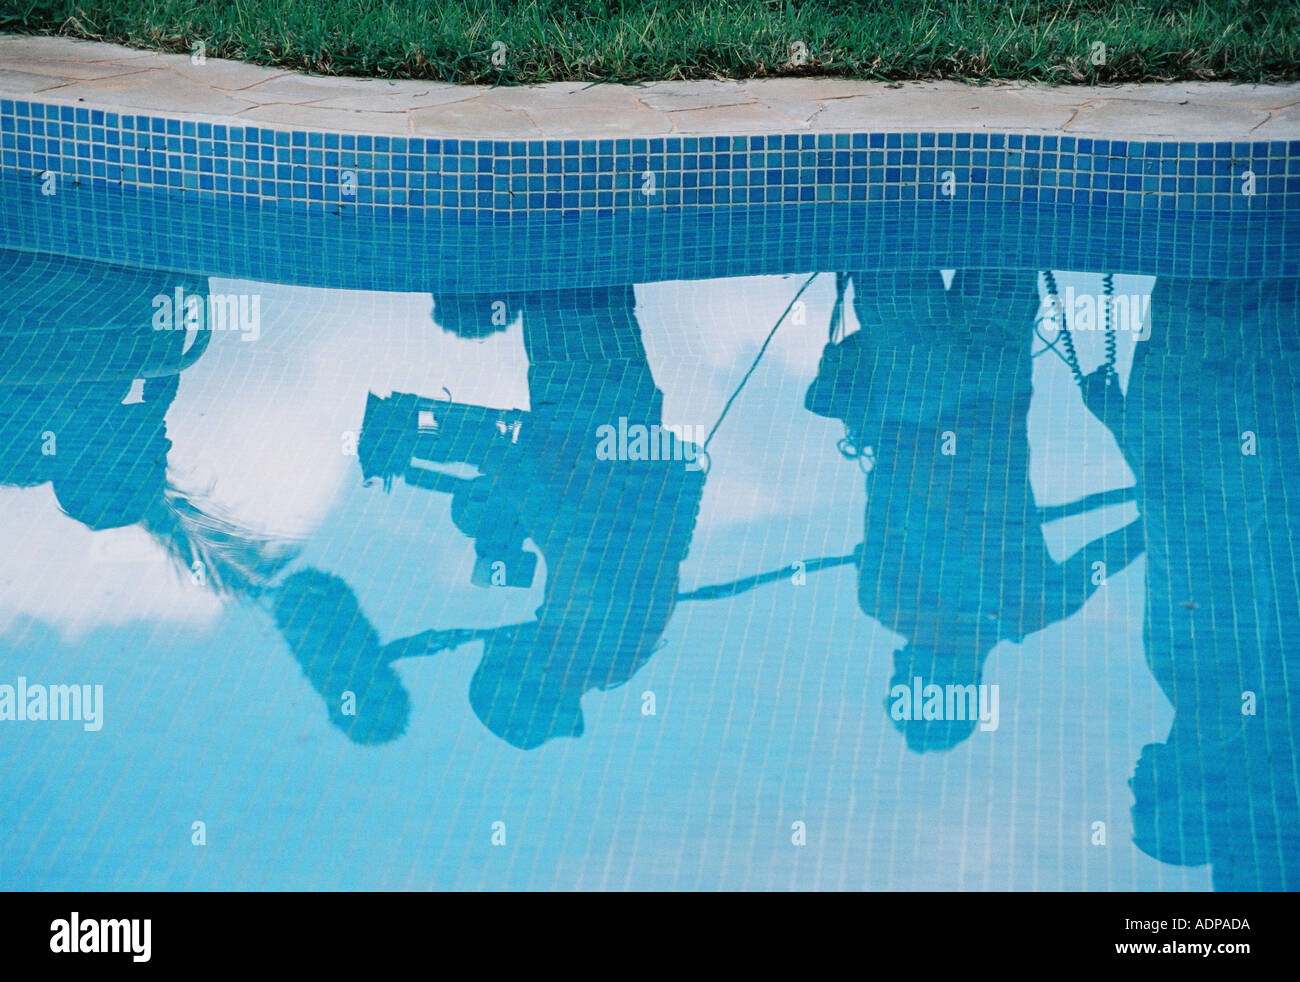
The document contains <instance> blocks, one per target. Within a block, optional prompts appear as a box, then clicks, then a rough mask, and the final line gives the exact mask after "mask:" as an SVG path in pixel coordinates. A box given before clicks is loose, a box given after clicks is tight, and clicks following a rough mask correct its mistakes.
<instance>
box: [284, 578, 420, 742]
mask: <svg viewBox="0 0 1300 982" xmlns="http://www.w3.org/2000/svg"><path fill="white" fill-rule="evenodd" d="M275 622H276V624H277V625H278V626H279V628H280V631H281V632H282V633H283V634H284V637H285V640H286V641H288V643H289V648H290V650H291V651H292V652H293V656H294V658H295V659H297V661H298V664H299V665H301V666H302V670H303V674H305V675H306V676H307V679H308V681H309V682H311V684H312V687H313V688H314V689H315V690H316V691H317V692H319V693H320V695H321V697H322V698H323V699H324V700H325V708H326V709H327V710H328V711H329V716H330V722H331V723H333V724H334V725H335V726H336V727H338V728H339V729H340V730H342V731H343V733H345V734H346V735H347V737H348V739H350V740H352V741H353V742H354V743H385V742H387V741H389V740H393V739H396V738H397V737H398V736H400V735H401V734H402V733H403V732H405V730H406V722H407V718H408V717H409V715H410V699H409V697H408V696H407V693H406V690H405V689H404V688H403V687H402V682H401V679H400V678H398V676H397V673H396V672H394V671H393V669H392V667H391V666H390V665H389V664H388V662H387V660H386V659H385V658H384V657H383V655H382V653H381V651H380V646H379V637H378V635H377V634H376V633H375V630H374V628H373V627H371V626H370V623H369V622H368V621H367V620H366V618H365V615H364V614H363V613H362V612H361V608H360V606H359V605H358V603H357V599H356V597H355V596H354V595H353V593H352V591H351V590H350V589H348V586H347V584H346V583H344V582H343V581H342V580H340V579H338V578H337V577H334V576H330V575H328V574H326V573H322V572H320V571H318V570H311V569H309V570H303V571H301V572H298V573H295V574H293V575H292V576H290V577H289V578H288V579H286V580H285V581H284V583H283V585H282V586H281V587H280V588H279V589H278V590H277V591H276V596H275Z"/></svg>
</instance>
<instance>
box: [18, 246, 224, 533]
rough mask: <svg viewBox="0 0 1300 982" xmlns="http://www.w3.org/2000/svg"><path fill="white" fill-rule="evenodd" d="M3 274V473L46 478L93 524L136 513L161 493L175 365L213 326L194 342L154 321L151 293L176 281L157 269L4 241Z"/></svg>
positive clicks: (65, 504)
mask: <svg viewBox="0 0 1300 982" xmlns="http://www.w3.org/2000/svg"><path fill="white" fill-rule="evenodd" d="M0 277H3V279H4V280H5V282H6V310H5V321H4V328H3V333H2V334H0V391H3V394H4V398H3V402H2V403H0V454H3V457H2V458H0V481H2V482H3V483H5V484H11V485H19V486H23V487H31V486H34V485H38V484H44V483H46V482H47V481H48V482H50V483H51V484H52V486H53V489H54V495H55V497H56V498H57V499H58V502H59V505H60V507H61V508H62V509H63V510H64V511H65V512H66V513H67V514H68V515H69V516H70V517H72V518H74V519H76V520H77V521H79V522H81V523H82V524H84V525H86V526H87V527H89V528H92V529H105V528H118V527H121V526H124V525H133V524H136V523H137V522H140V521H141V520H142V519H144V517H145V514H146V512H148V511H149V510H150V508H151V507H153V506H155V505H156V504H157V503H158V502H160V501H161V500H162V499H163V497H164V489H165V485H166V471H167V453H168V451H169V450H170V449H171V441H169V440H168V439H167V428H166V423H165V421H164V417H165V415H166V413H167V410H168V409H169V408H170V406H171V403H172V399H173V398H174V397H175V395H176V388H177V384H178V380H179V373H180V372H181V371H182V370H183V368H185V367H186V366H187V365H189V364H191V363H192V362H193V361H194V360H195V358H196V357H197V355H198V354H199V353H201V350H202V345H203V344H205V343H206V341H207V337H206V336H200V337H198V338H195V339H194V340H193V343H192V345H191V348H190V350H189V351H188V352H187V351H186V341H187V335H186V333H185V332H184V331H155V330H153V328H152V326H151V323H150V321H151V316H152V314H153V306H152V298H153V296H154V295H155V294H158V293H161V292H170V290H171V289H172V288H173V284H172V283H171V282H170V281H165V280H164V279H163V277H164V274H161V273H157V272H148V273H146V272H143V271H139V270H129V269H123V268H118V267H113V266H106V265H104V264H102V263H91V262H86V261H82V260H74V259H60V258H54V257H47V256H35V255H29V254H25V253H10V252H0ZM185 286H186V287H188V288H189V289H190V290H191V291H192V292H197V290H195V289H194V287H193V285H192V284H185ZM52 301H57V302H52ZM133 386H134V387H135V388H137V389H138V398H137V399H136V400H135V401H124V400H126V399H127V398H128V396H129V394H130V393H131V390H132V388H133Z"/></svg>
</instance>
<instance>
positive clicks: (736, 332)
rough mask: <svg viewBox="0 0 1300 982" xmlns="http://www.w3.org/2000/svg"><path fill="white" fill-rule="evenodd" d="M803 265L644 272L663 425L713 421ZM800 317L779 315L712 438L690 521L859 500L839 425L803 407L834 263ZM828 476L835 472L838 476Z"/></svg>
mask: <svg viewBox="0 0 1300 982" xmlns="http://www.w3.org/2000/svg"><path fill="white" fill-rule="evenodd" d="M808 275H810V274H800V275H796V276H750V277H736V278H732V279H718V280H696V281H682V282H674V283H653V284H647V285H643V286H638V287H637V316H638V319H639V320H640V323H641V327H642V330H643V332H644V341H645V347H646V354H647V356H648V357H649V359H650V367H651V369H652V370H653V371H654V375H655V380H656V381H657V382H658V383H659V387H660V388H661V389H662V390H663V392H664V422H665V423H666V424H668V425H680V426H702V427H703V430H704V432H705V433H708V431H709V430H711V429H712V428H713V425H714V423H716V422H717V420H718V417H719V415H720V414H721V413H722V409H723V406H725V405H726V403H727V400H728V399H729V398H730V397H731V395H732V393H733V392H735V390H736V387H737V386H739V385H740V382H741V380H742V379H743V378H744V376H745V373H746V372H747V371H748V370H749V368H750V366H751V365H752V364H753V362H754V359H755V357H757V355H758V352H759V349H760V348H761V347H762V344H763V340H764V339H765V338H766V337H767V335H768V332H769V331H771V330H772V326H773V325H774V324H775V323H776V321H777V319H778V318H779V317H780V316H781V313H782V311H784V310H785V308H786V307H787V306H788V305H789V303H790V301H791V299H792V298H793V297H794V296H795V294H796V293H798V291H799V288H800V287H801V286H802V285H803V284H804V282H805V280H807V279H808ZM801 301H802V303H803V304H804V307H803V310H802V312H801V318H800V319H801V320H802V323H799V322H798V321H797V320H796V318H795V316H794V315H793V313H792V315H791V316H790V317H788V318H787V319H786V321H785V322H784V323H782V325H781V327H780V329H779V330H778V331H777V333H776V335H775V337H774V338H773V339H772V343H771V344H770V345H769V346H768V349H767V352H766V353H765V354H764V356H763V360H762V362H761V363H760V364H759V366H758V368H757V369H756V370H755V371H754V374H753V375H752V376H751V378H750V380H749V382H748V384H747V385H746V386H745V388H744V390H743V392H741V394H740V396H739V397H738V398H737V399H736V401H735V403H734V404H733V405H732V407H731V411H730V412H729V413H728V414H727V418H726V420H725V421H724V422H723V423H722V426H721V427H720V428H719V430H718V434H717V436H716V437H714V440H713V443H712V445H711V448H710V455H711V457H712V468H711V470H710V471H709V479H708V483H707V484H706V485H705V489H704V501H703V504H702V507H701V509H700V520H699V521H700V527H701V528H704V527H707V526H710V525H726V524H731V523H740V522H752V521H756V520H758V519H762V518H765V517H769V516H774V515H792V514H803V513H805V512H806V511H807V510H808V508H809V504H810V503H811V502H814V501H820V502H821V503H822V504H823V505H824V507H825V508H828V509H831V510H835V509H850V510H860V509H861V497H860V496H861V488H862V475H861V474H860V473H859V472H858V471H857V469H856V468H855V467H854V466H853V465H852V464H849V463H847V462H846V461H844V460H843V459H842V458H841V457H840V456H839V455H838V453H836V451H835V441H836V440H838V439H839V437H840V436H842V435H843V433H842V429H841V428H840V426H839V424H838V423H837V422H835V421H833V420H825V419H822V418H820V417H816V416H813V415H811V414H810V413H808V412H806V411H805V410H804V408H803V397H804V392H805V391H806V389H807V387H808V385H809V384H810V383H811V382H812V380H813V378H815V377H816V375H817V365H818V362H819V361H820V358H821V352H822V347H823V345H824V344H825V343H826V338H827V327H828V325H829V323H830V316H831V309H832V307H833V306H834V304H835V277H834V274H830V273H827V274H823V275H821V276H819V277H818V278H817V280H816V281H814V282H813V284H812V286H810V287H809V288H808V289H807V290H806V291H805V292H804V294H803V297H802V298H801ZM837 478H838V479H837Z"/></svg>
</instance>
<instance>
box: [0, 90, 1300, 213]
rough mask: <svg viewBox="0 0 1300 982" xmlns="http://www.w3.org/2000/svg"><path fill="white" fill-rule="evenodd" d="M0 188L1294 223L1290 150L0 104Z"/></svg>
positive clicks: (309, 204)
mask: <svg viewBox="0 0 1300 982" xmlns="http://www.w3.org/2000/svg"><path fill="white" fill-rule="evenodd" d="M0 170H2V171H7V172H16V173H18V174H20V175H22V174H25V175H30V176H32V177H33V179H39V177H40V175H42V174H44V173H46V172H54V173H56V174H58V175H59V176H60V177H61V178H64V179H71V180H74V181H79V182H82V181H90V182H92V183H106V184H119V183H120V184H123V185H135V186H140V187H145V188H153V189H167V190H175V191H193V192H199V193H203V194H212V195H219V196H225V197H234V198H242V199H251V200H258V201H267V200H273V201H277V202H284V203H289V204H291V205H293V206H296V207H302V208H306V209H310V210H316V209H320V210H324V209H329V210H338V209H355V210H358V211H361V212H365V211H382V212H389V213H401V212H405V211H408V210H413V211H423V210H429V209H442V210H452V211H456V212H463V213H471V214H494V215H497V214H505V215H509V214H513V213H524V212H528V213H538V212H557V213H575V214H576V213H585V212H596V213H614V212H618V211H622V210H626V209H631V208H647V207H649V208H653V207H661V208H665V207H666V208H678V207H687V208H689V207H699V206H708V207H713V206H718V205H724V206H725V205H753V204H790V203H825V202H858V201H923V200H938V201H942V200H944V199H945V198H948V199H951V200H954V201H975V202H980V201H991V202H1003V201H1005V202H1028V203H1035V202H1041V203H1049V204H1057V203H1060V204H1090V205H1105V206H1113V205H1123V206H1135V207H1142V206H1144V205H1147V204H1151V203H1163V204H1166V205H1168V204H1170V203H1173V204H1174V205H1175V206H1176V207H1187V208H1193V207H1195V208H1198V209H1202V208H1206V207H1209V208H1213V209H1214V210H1226V211H1247V210H1252V209H1257V208H1267V209H1270V210H1271V209H1276V208H1279V207H1281V208H1296V207H1297V203H1298V202H1300V141H1290V142H1284V141H1272V142H1252V143H1228V142H1221V143H1208V142H1199V143H1176V142H1154V141H1153V142H1139V141H1132V142H1127V141H1122V140H1097V139H1084V138H1075V137H1071V136H1039V135H1017V134H1002V133H883V132H882V133H853V134H849V133H835V134H828V133H823V134H792V135H791V134H787V135H780V134H777V135H765V136H744V137H720V136H713V137H710V136H700V137H649V138H636V139H619V140H531V141H490V140H455V139H448V140H439V139H424V138H416V137H396V136H368V135H360V134H352V133H346V134H340V133H323V132H317V131H311V132H305V131H300V130H287V129H273V128H267V127H254V126H228V125H222V124H217V123H211V122H198V121H194V120H180V119H165V118H160V117H154V116H143V115H129V114H125V113H113V112H106V111H103V110H96V109H85V108H80V107H75V106H58V105H46V104H42V103H35V102H26V101H20V100H11V99H6V100H0Z"/></svg>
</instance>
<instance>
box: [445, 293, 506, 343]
mask: <svg viewBox="0 0 1300 982" xmlns="http://www.w3.org/2000/svg"><path fill="white" fill-rule="evenodd" d="M519 313H520V307H519V303H518V301H517V300H515V299H514V298H511V297H504V296H493V295H491V294H487V293H444V294H439V295H437V296H435V297H434V299H433V313H432V317H433V321H434V323H436V324H437V325H439V326H440V327H441V328H442V329H443V330H444V331H449V332H451V333H452V334H454V335H456V336H457V337H460V338H467V339H469V340H473V341H481V340H483V339H484V338H488V337H491V336H492V335H493V334H496V333H498V332H500V331H504V330H505V329H506V328H508V327H509V326H510V325H511V324H513V323H514V322H515V319H516V318H518V316H519Z"/></svg>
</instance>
